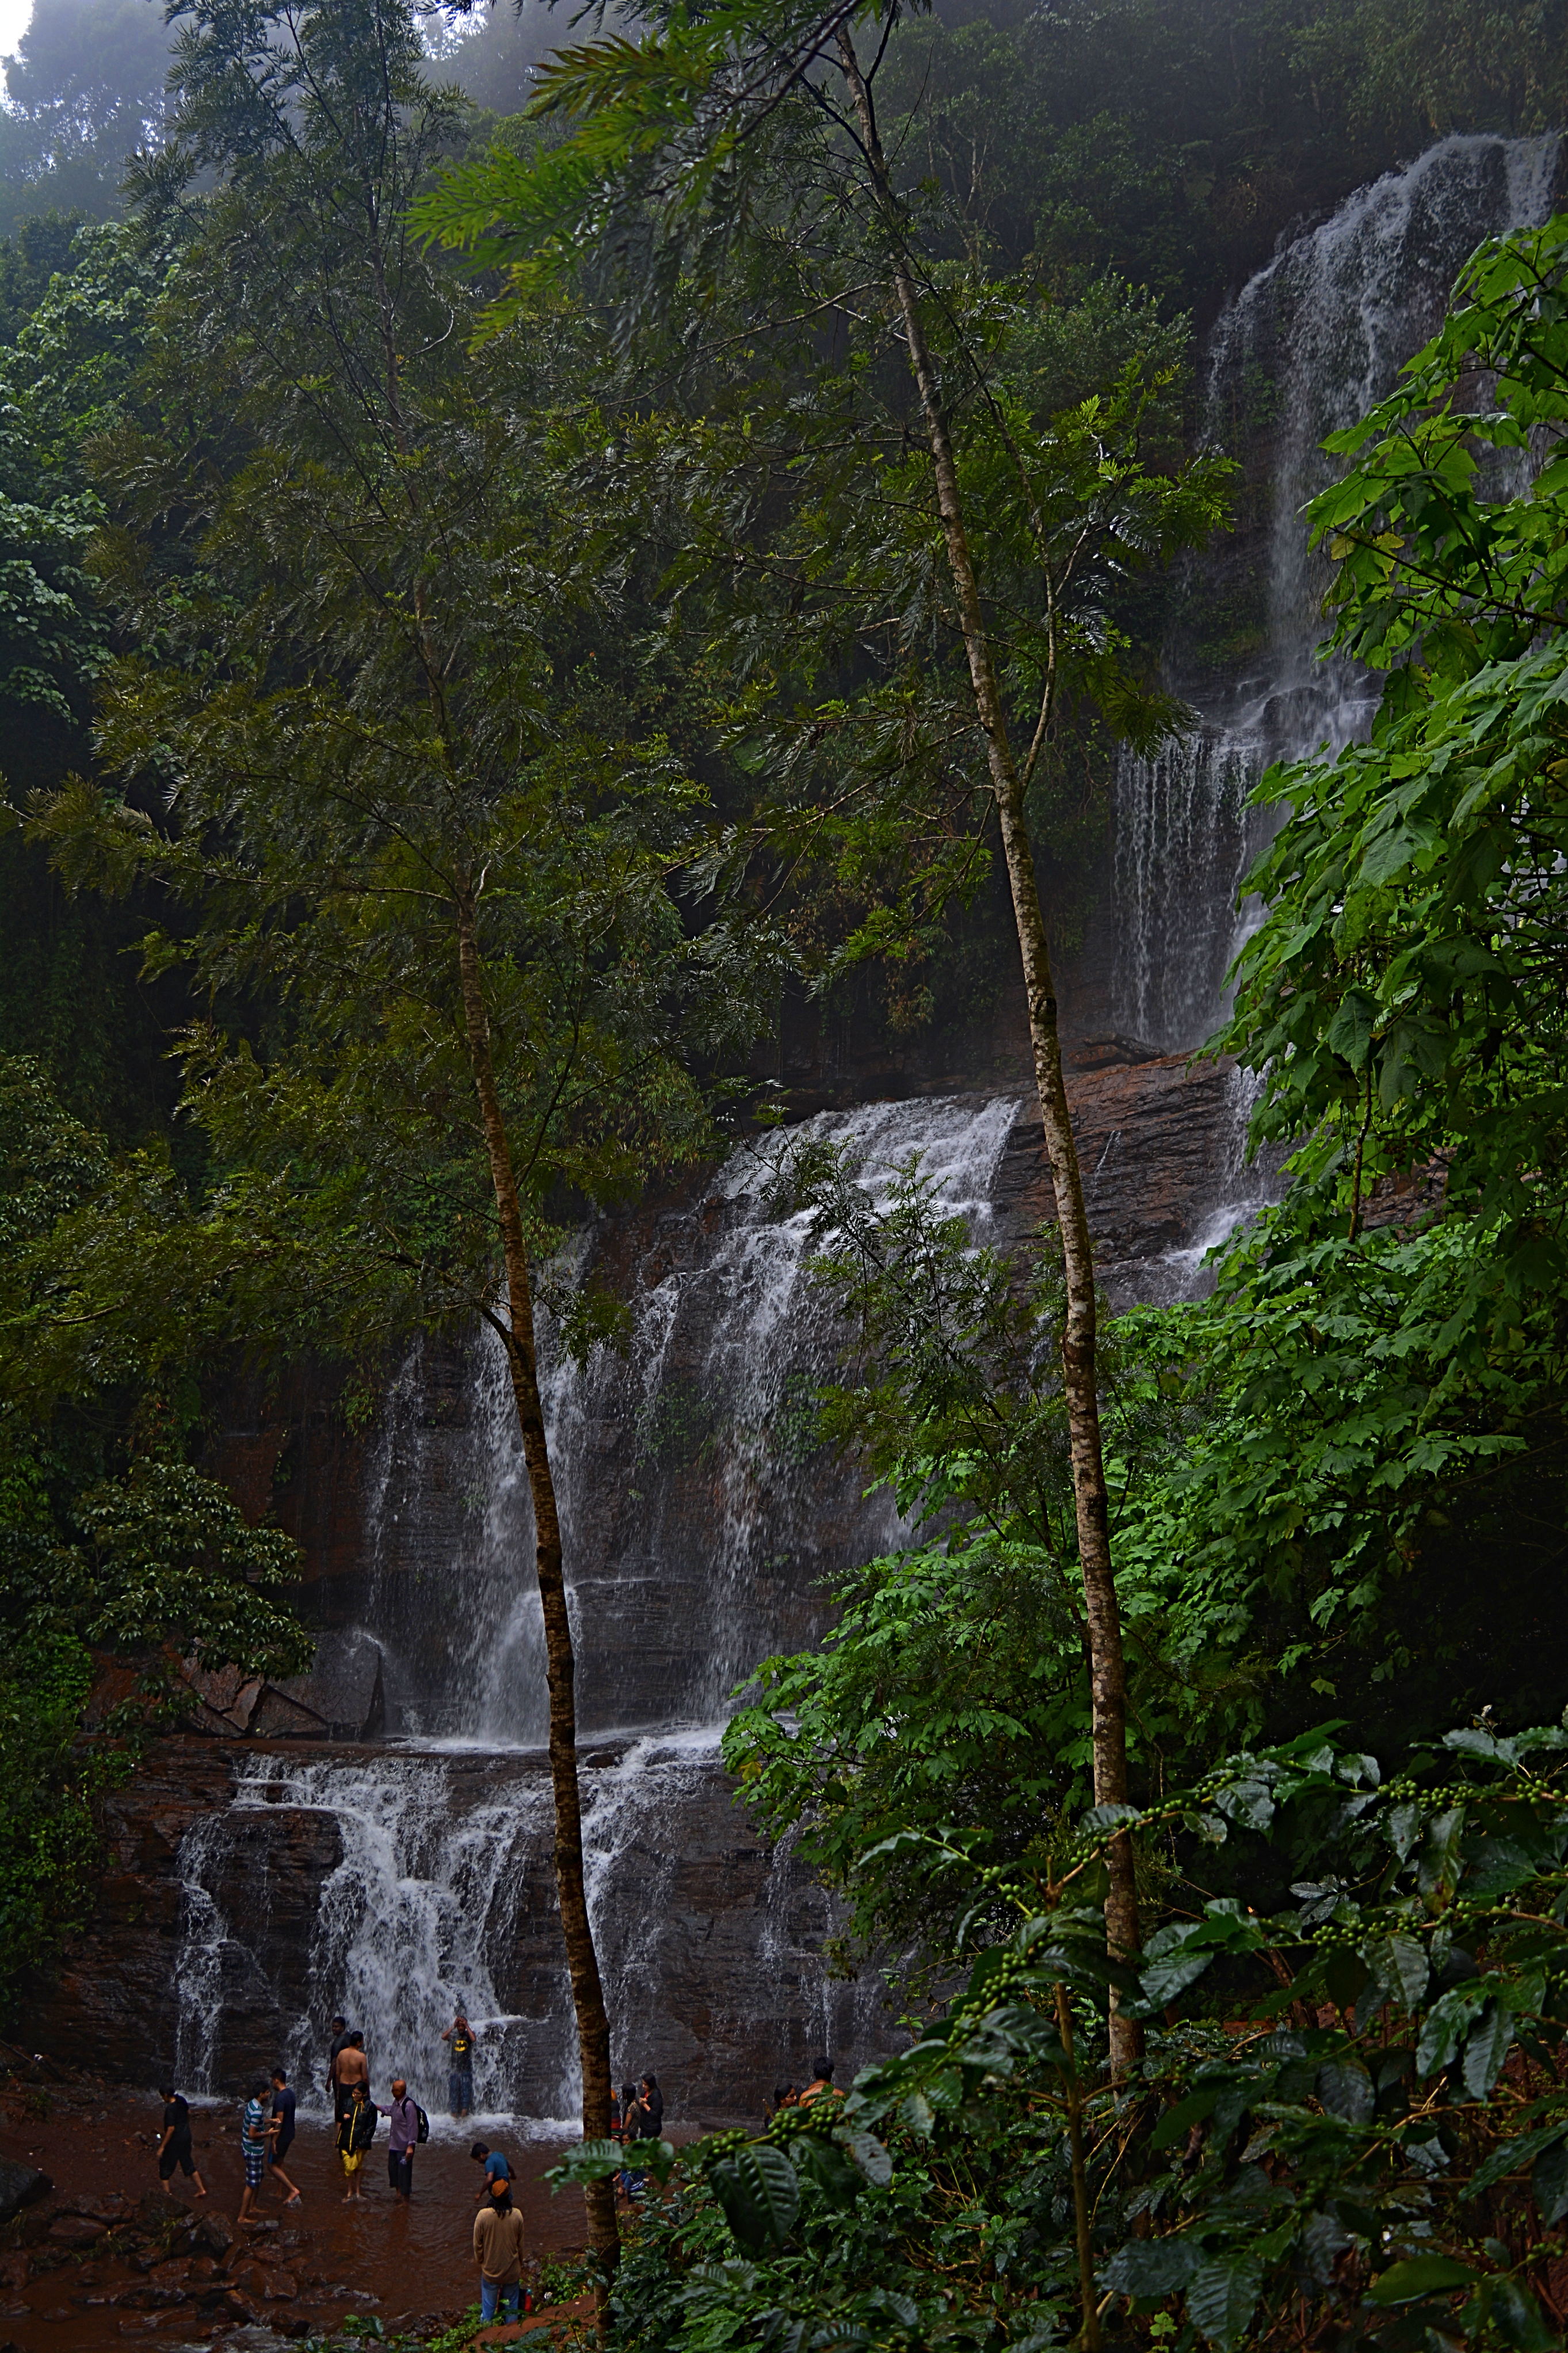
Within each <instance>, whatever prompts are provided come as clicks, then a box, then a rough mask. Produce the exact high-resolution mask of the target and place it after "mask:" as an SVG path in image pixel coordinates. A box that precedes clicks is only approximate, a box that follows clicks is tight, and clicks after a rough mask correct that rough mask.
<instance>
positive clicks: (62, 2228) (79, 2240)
mask: <svg viewBox="0 0 1568 2353" xmlns="http://www.w3.org/2000/svg"><path fill="white" fill-rule="evenodd" d="M107 2228H108V2226H107V2224H105V2223H103V2222H95V2221H92V2220H91V2219H90V2217H89V2216H88V2215H86V2214H57V2215H56V2216H55V2219H54V2221H52V2222H51V2223H50V2224H49V2231H48V2235H49V2238H50V2240H51V2242H53V2244H54V2245H55V2246H57V2247H90V2246H93V2245H95V2244H96V2243H97V2242H98V2241H99V2240H100V2239H101V2238H103V2237H104V2236H105V2234H106V2232H107Z"/></svg>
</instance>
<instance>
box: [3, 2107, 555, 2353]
mask: <svg viewBox="0 0 1568 2353" xmlns="http://www.w3.org/2000/svg"><path fill="white" fill-rule="evenodd" d="M161 2117H162V2104H161V2103H160V2102H159V2101H158V2100H157V2099H156V2098H155V2097H153V2096H151V2095H147V2094H137V2093H127V2092H125V2091H123V2090H120V2089H116V2088H113V2087H109V2086H105V2085H103V2084H97V2083H93V2082H91V2081H90V2080H81V2079H77V2080H73V2081H65V2082H60V2081H56V2082H53V2083H47V2082H35V2083H23V2084H18V2083H17V2081H16V2078H15V2076H13V2079H12V2081H11V2083H10V2084H9V2085H7V2086H6V2087H5V2089H3V2090H0V2157H5V2158H12V2159H15V2160H17V2161H19V2162H21V2163H23V2164H26V2165H30V2166H35V2167H37V2168H38V2169H39V2170H40V2171H42V2172H43V2173H45V2174H47V2176H48V2177H49V2179H50V2180H51V2181H52V2183H53V2185H54V2187H53V2189H52V2190H51V2192H50V2194H49V2195H48V2196H47V2197H45V2198H43V2199H40V2200H37V2201H36V2202H34V2203H32V2204H29V2205H28V2206H26V2207H25V2208H24V2209H23V2210H22V2211H21V2212H19V2213H18V2214H16V2215H15V2216H14V2217H13V2218H12V2220H11V2221H8V2222H6V2223H5V2225H4V2226H3V2227H0V2353H5V2348H6V2347H7V2346H9V2347H14V2348H16V2353H100V2349H101V2348H109V2347H111V2346H112V2347H114V2348H117V2353H118V2348H122V2347H124V2346H125V2345H126V2344H128V2343H134V2342H136V2341H137V2340H139V2339H143V2338H145V2339H146V2340H147V2341H148V2343H149V2345H150V2347H152V2348H161V2353H176V2348H182V2347H196V2346H200V2347H203V2348H206V2347H210V2346H213V2345H215V2344H220V2343H223V2342H225V2341H226V2340H236V2341H235V2343H234V2348H233V2353H244V2348H246V2347H247V2345H249V2346H257V2345H258V2344H259V2343H260V2342H261V2341H262V2340H261V2339H260V2337H259V2336H258V2334H257V2333H256V2332H258V2330H259V2329H261V2328H263V2327H264V2328H265V2329H266V2330H267V2331H268V2335H269V2336H271V2335H272V2334H273V2333H276V2334H277V2335H279V2336H285V2337H306V2336H315V2335H321V2334H325V2333H327V2332H329V2331H330V2330H331V2329H332V2328H333V2327H335V2326H337V2325H338V2324H339V2323H341V2322H342V2320H343V2319H344V2318H346V2317H348V2316H351V2315H353V2314H360V2315H363V2316H365V2317H367V2318H369V2317H371V2316H374V2317H376V2318H379V2319H380V2321H381V2322H382V2324H383V2326H384V2328H385V2329H386V2332H387V2334H388V2335H389V2336H392V2335H396V2334H398V2333H402V2332H407V2333H417V2334H420V2335H426V2334H432V2333H434V2332H435V2331H436V2329H437V2327H440V2326H442V2325H444V2324H446V2323H448V2322H449V2321H451V2320H452V2319H454V2318H456V2317H458V2316H460V2315H461V2314H462V2313H463V2312H464V2311H465V2310H466V2309H467V2308H468V2306H470V2305H473V2304H475V2303H476V2302H477V2300H478V2293H479V2289H478V2274H477V2272H476V2270H475V2267H474V2263H473V2257H472V2253H471V2234H472V2231H473V2220H474V2208H475V2194H476V2192H477V2191H478V2189H479V2166H478V2165H477V2164H475V2163H474V2162H473V2160H472V2159H471V2158H470V2156H469V2150H470V2148H471V2147H472V2145H473V2142H474V2140H475V2139H476V2138H479V2139H482V2140H485V2141H487V2142H488V2143H489V2145H490V2147H498V2148H503V2149H505V2151H506V2153H507V2155H508V2157H509V2158H510V2160H511V2162H512V2172H513V2179H514V2182H515V2183H516V2184H517V2189H516V2191H515V2192H514V2194H515V2195H516V2196H517V2199H518V2202H519V2204H520V2205H521V2210H522V2212H523V2215H524V2217H525V2219H526V2221H527V2224H528V2231H529V2240H530V2244H531V2249H532V2250H533V2252H534V2253H535V2255H536V2256H541V2257H542V2256H548V2255H551V2254H553V2253H567V2252H569V2251H571V2250H573V2249H574V2248H577V2247H580V2246H581V2245H582V2243H583V2236H584V2221H583V2201H582V2196H581V2193H580V2192H578V2191H575V2190H565V2191H563V2192H562V2193H561V2195H560V2196H559V2197H552V2194H551V2192H550V2190H549V2189H548V2188H547V2187H546V2186H545V2184H544V2183H543V2181H542V2179H541V2177H542V2174H543V2173H544V2171H545V2169H546V2168H547V2167H549V2166H550V2165H551V2164H552V2162H553V2161H554V2158H555V2156H556V2154H557V2153H558V2151H559V2148H560V2147H561V2142H560V2139H559V2138H558V2137H543V2138H542V2137H534V2136H533V2134H532V2133H531V2129H530V2127H529V2126H526V2125H519V2124H518V2123H517V2122H516V2121H514V2120H501V2119H493V2118H490V2119H479V2120H470V2121H469V2122H468V2123H466V2124H464V2125H463V2126H460V2127H459V2126H457V2125H455V2124H452V2123H449V2122H448V2121H447V2120H446V2119H444V2118H440V2119H438V2118H434V2117H433V2118H432V2119H431V2138H430V2139H429V2140H428V2141H427V2142H426V2144H425V2146H424V2147H422V2148H420V2149H419V2150H418V2152H417V2154H416V2159H415V2174H414V2195H413V2198H412V2200H410V2201H409V2202H408V2203H407V2204H406V2205H405V2204H404V2203H403V2202H402V2201H401V2200H398V2199H396V2198H395V2196H394V2195H393V2193H392V2191H391V2189H389V2188H388V2185H387V2179H386V2143H385V2130H386V2128H385V2126H384V2125H383V2126H382V2134H381V2138H380V2139H379V2141H378V2143H377V2145H376V2146H375V2147H374V2148H373V2149H372V2150H371V2153H370V2155H369V2157H368V2158H367V2159H366V2161H365V2166H364V2170H363V2199H362V2200H361V2201H360V2202H359V2203H358V2204H354V2205H348V2204H345V2203H344V2202H343V2194H342V2193H343V2184H342V2174H341V2171H340V2168H339V2165H338V2160H337V2158H336V2155H335V2153H334V2151H333V2148H332V2145H331V2125H330V2123H329V2122H327V2121H326V2120H325V2119H312V2118H309V2117H302V2118H301V2119H300V2133H299V2137H298V2139H297V2140H296V2141H295V2143H294V2146H293V2147H292V2148H291V2149H290V2151H289V2157H288V2159H287V2170H288V2171H289V2174H290V2175H291V2176H292V2177H293V2179H295V2180H296V2181H297V2182H298V2183H299V2185H300V2192H301V2199H302V2202H301V2204H300V2206H298V2207H296V2208H293V2209H292V2210H290V2211H287V2212H286V2211H284V2210H283V2192H282V2191H281V2190H280V2189H279V2187H278V2186H277V2184H276V2183H273V2182H268V2184H267V2186H266V2187H265V2188H264V2189H263V2191H262V2193H261V2200H260V2210H259V2211H260V2213H261V2218H262V2219H261V2224H260V2227H259V2228H258V2229H256V2230H249V2229H247V2230H245V2231H240V2230H238V2229H237V2227H236V2218H237V2214H238V2211H239V2201H240V2193H241V2190H242V2189H243V2187H244V2171H243V2168H242V2166H241V2163H240V2155H239V2128H238V2112H237V2108H234V2107H212V2108H202V2107H196V2108H194V2109H193V2112H192V2121H193V2125H194V2127H195V2157H196V2165H197V2168H198V2170H199V2172H200V2174H201V2177H202V2179H203V2180H204V2181H205V2185H206V2188H207V2190H208V2192H209V2195H208V2196H207V2198H206V2199H205V2200H198V2199H196V2198H195V2195H194V2185H193V2184H192V2183H190V2182H187V2181H185V2180H184V2178H183V2177H182V2176H180V2175H178V2174H176V2175H175V2177H174V2184H173V2186H172V2187H173V2194H172V2195H171V2194H170V2192H169V2191H168V2190H165V2189H163V2187H162V2185H161V2184H160V2183H159V2180H158V2175H157V2168H156V2164H155V2162H154V2154H153V2153H154V2151H155V2149H156V2147H157V2143H158V2138H159V2133H160V2125H161Z"/></svg>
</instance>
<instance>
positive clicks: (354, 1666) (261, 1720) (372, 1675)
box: [250, 1627, 384, 1740]
mask: <svg viewBox="0 0 1568 2353" xmlns="http://www.w3.org/2000/svg"><path fill="white" fill-rule="evenodd" d="M383 1715H384V1703H383V1697H382V1685H381V1645H380V1644H379V1643H378V1642H374V1641H372V1640H371V1638H370V1636H369V1635H368V1634H362V1633H361V1632H359V1631H358V1630H357V1629H355V1628H353V1627H349V1628H346V1629H344V1630H342V1631H340V1632H335V1633H330V1634H323V1635H321V1637H320V1639H319V1640H318V1641H317V1644H316V1655H315V1659H314V1660H313V1662H311V1666H310V1673H309V1674H304V1675H290V1676H289V1678H288V1679H287V1681H286V1682H283V1683H268V1686H267V1689H266V1691H265V1693H264V1694H262V1698H261V1701H260V1704H259V1705H258V1707H257V1709H256V1712H255V1715H254V1716H253V1718H252V1720H251V1725H250V1729H251V1730H252V1732H255V1733H258V1734H260V1735H261V1736H263V1737H265V1738H267V1739H273V1740H278V1739H281V1740H289V1739H296V1740H300V1739H303V1740H312V1739H314V1740H369V1739H372V1738H373V1737H374V1735H375V1734H376V1733H378V1732H379V1731H380V1729H381V1725H382V1718H383Z"/></svg>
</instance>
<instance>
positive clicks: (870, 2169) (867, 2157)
mask: <svg viewBox="0 0 1568 2353" xmlns="http://www.w3.org/2000/svg"><path fill="white" fill-rule="evenodd" d="M847 2147H848V2149H849V2154H850V2156H851V2157H852V2158H854V2159H855V2162H856V2164H857V2165H858V2167H859V2168H860V2170H861V2172H862V2173H863V2174H864V2175H865V2177H866V2179H867V2180H868V2181H869V2182H870V2183H871V2184H872V2186H873V2188H875V2189H886V2187H887V2185H888V2183H889V2181H891V2179H892V2178H893V2160H892V2158H890V2157H889V2154H888V2152H887V2150H886V2149H885V2148H884V2147H883V2146H882V2144H881V2142H880V2141H879V2139H878V2138H877V2137H876V2135H875V2134H874V2133H868V2132H852V2133H851V2134H850V2135H849V2136H848V2140H847Z"/></svg>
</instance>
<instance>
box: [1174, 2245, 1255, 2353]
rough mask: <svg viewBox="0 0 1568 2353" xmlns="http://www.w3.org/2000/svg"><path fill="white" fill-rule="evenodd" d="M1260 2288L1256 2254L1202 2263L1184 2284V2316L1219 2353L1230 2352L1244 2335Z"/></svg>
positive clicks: (1253, 2311)
mask: <svg viewBox="0 0 1568 2353" xmlns="http://www.w3.org/2000/svg"><path fill="white" fill-rule="evenodd" d="M1262 2288H1263V2265H1262V2263H1261V2262H1260V2261H1259V2260H1258V2257H1257V2256H1256V2255H1238V2256H1231V2257H1228V2258H1227V2259H1226V2260H1224V2261H1221V2262H1216V2263H1205V2264H1204V2265H1203V2267H1202V2269H1201V2270H1199V2271H1196V2272H1194V2274H1193V2277H1192V2279H1191V2281H1190V2282H1189V2284H1188V2287H1187V2318H1188V2319H1189V2320H1190V2321H1191V2322H1192V2324H1193V2326H1194V2328H1196V2329H1197V2330H1198V2331H1199V2333H1200V2334H1201V2335H1202V2336H1205V2337H1207V2338H1208V2340H1209V2343H1210V2344H1211V2345H1215V2346H1217V2347H1218V2348H1219V2353H1231V2348H1232V2347H1233V2346H1236V2345H1238V2344H1239V2343H1240V2342H1241V2339H1242V2338H1243V2337H1245V2336H1246V2334H1247V2327H1248V2325H1249V2324H1250V2322H1251V2319H1252V2316H1253V2314H1254V2313H1255V2312H1256V2311H1257V2309H1258V2296H1259V2295H1260V2294H1261V2292H1262Z"/></svg>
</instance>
